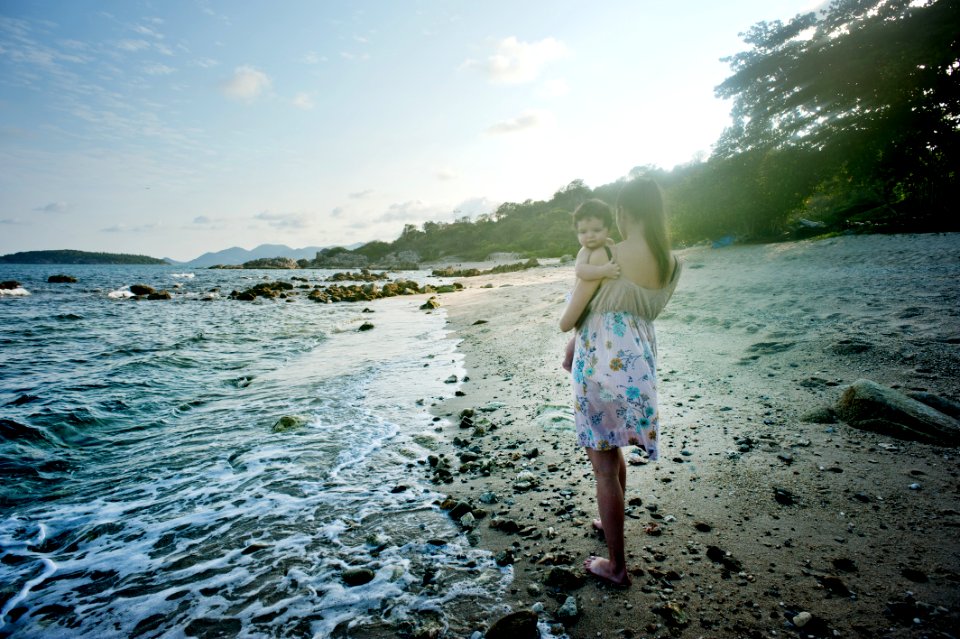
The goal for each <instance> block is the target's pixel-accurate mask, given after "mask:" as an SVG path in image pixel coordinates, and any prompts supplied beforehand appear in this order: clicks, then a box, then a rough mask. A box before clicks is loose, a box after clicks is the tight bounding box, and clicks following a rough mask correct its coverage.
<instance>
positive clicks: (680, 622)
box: [653, 601, 690, 628]
mask: <svg viewBox="0 0 960 639" xmlns="http://www.w3.org/2000/svg"><path fill="white" fill-rule="evenodd" d="M653 612H654V613H655V614H658V615H660V616H661V617H663V620H664V622H666V624H667V625H668V626H670V627H671V628H683V627H685V626H687V625H689V623H690V620H689V619H688V618H687V614H686V613H685V612H684V611H683V608H682V607H681V606H680V604H678V603H675V602H672V601H671V602H668V603H666V604H664V605H662V606H655V607H654V609H653Z"/></svg>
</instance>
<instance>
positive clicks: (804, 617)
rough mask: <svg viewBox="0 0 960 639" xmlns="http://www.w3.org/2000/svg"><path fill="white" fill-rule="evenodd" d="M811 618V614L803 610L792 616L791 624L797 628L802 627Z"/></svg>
mask: <svg viewBox="0 0 960 639" xmlns="http://www.w3.org/2000/svg"><path fill="white" fill-rule="evenodd" d="M811 619H813V615H811V614H810V613H809V612H806V611H804V612H801V613H799V614H798V615H797V616H796V617H794V618H793V625H795V626H796V627H797V628H803V627H804V626H805V625H807V624H808V623H810V620H811Z"/></svg>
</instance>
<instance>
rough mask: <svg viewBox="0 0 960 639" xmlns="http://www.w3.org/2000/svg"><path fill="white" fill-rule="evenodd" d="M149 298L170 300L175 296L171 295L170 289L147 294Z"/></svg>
mask: <svg viewBox="0 0 960 639" xmlns="http://www.w3.org/2000/svg"><path fill="white" fill-rule="evenodd" d="M147 299H148V300H169V299H173V296H172V295H170V291H157V292H156V293H150V294H149V295H147Z"/></svg>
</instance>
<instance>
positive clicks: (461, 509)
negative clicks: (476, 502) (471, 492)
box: [450, 501, 472, 520]
mask: <svg viewBox="0 0 960 639" xmlns="http://www.w3.org/2000/svg"><path fill="white" fill-rule="evenodd" d="M471 510H472V508H470V504H468V503H467V502H465V501H458V502H457V503H456V504H455V505H454V506H453V508H451V509H450V517H451V518H452V519H454V520H459V519H460V518H461V517H463V516H464V515H466V514H467V513H468V512H470V511H471Z"/></svg>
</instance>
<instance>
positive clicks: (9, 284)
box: [0, 280, 20, 291]
mask: <svg viewBox="0 0 960 639" xmlns="http://www.w3.org/2000/svg"><path fill="white" fill-rule="evenodd" d="M18 288H20V282H18V281H16V280H4V281H3V282H0V291H12V290H14V289H18Z"/></svg>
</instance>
